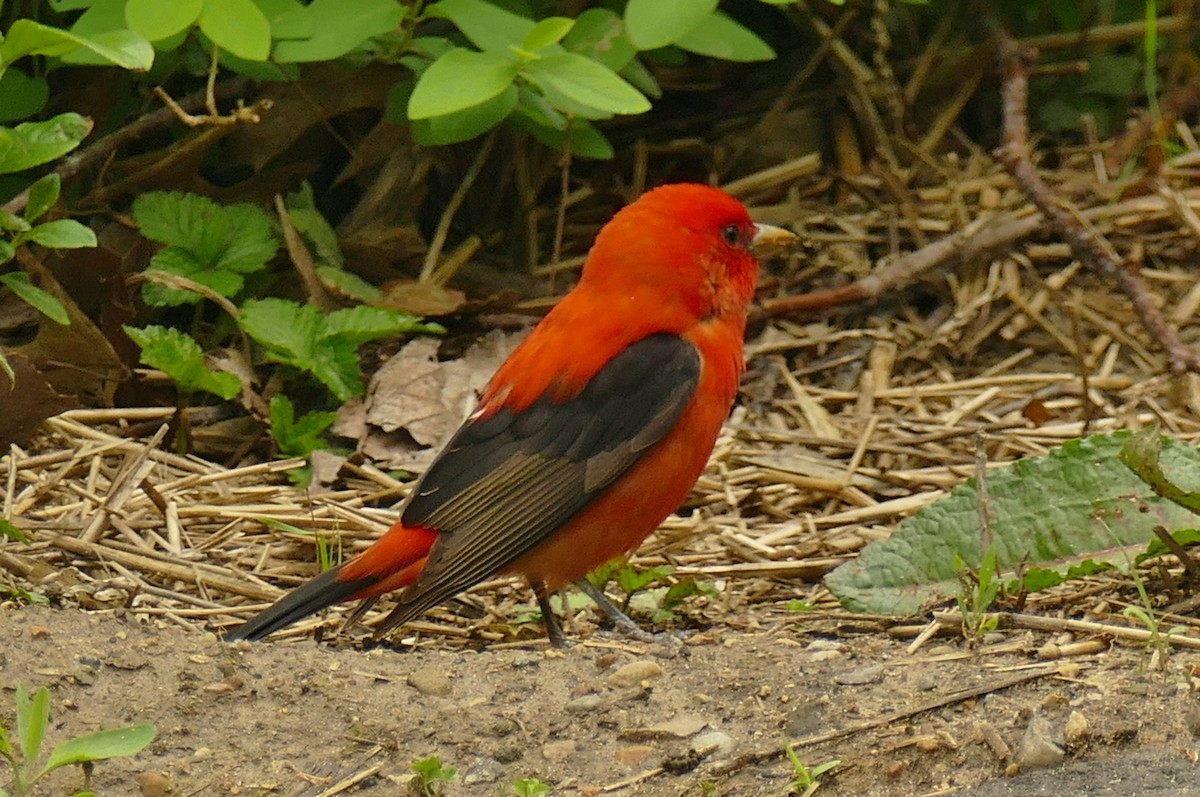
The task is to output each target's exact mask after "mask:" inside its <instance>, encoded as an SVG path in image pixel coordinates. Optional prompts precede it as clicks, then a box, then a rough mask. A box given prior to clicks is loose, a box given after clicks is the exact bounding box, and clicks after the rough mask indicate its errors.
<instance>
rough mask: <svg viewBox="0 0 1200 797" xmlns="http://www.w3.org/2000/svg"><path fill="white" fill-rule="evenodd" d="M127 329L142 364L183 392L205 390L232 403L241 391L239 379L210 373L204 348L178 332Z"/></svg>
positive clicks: (165, 328)
mask: <svg viewBox="0 0 1200 797" xmlns="http://www.w3.org/2000/svg"><path fill="white" fill-rule="evenodd" d="M124 329H125V334H127V335H129V337H130V339H131V340H133V342H134V343H136V344H137V345H138V347H139V348H140V349H141V350H142V351H141V355H140V360H141V361H142V362H143V363H145V364H146V365H148V366H150V367H151V368H157V369H158V370H160V371H162V372H163V373H165V374H166V375H167V376H169V377H171V380H172V381H173V382H174V383H175V384H176V385H177V386H178V387H179V390H180V392H182V393H194V392H196V391H197V390H203V391H205V392H208V393H215V394H216V395H218V396H220V397H221V398H223V399H231V398H233V397H234V396H236V395H237V394H238V393H239V392H240V391H241V387H242V386H241V382H239V381H238V378H237V377H236V376H235V375H233V374H227V373H220V372H217V371H212V370H210V369H209V368H208V366H207V365H206V364H205V362H204V352H203V350H201V348H200V344H198V343H196V341H194V340H192V338H190V337H189V336H188V335H187V334H185V333H183V332H180V331H179V330H178V329H171V328H168V327H161V326H153V325H152V326H147V327H141V328H138V327H131V326H126V327H125V328H124Z"/></svg>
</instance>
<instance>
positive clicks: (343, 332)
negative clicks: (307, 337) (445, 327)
mask: <svg viewBox="0 0 1200 797" xmlns="http://www.w3.org/2000/svg"><path fill="white" fill-rule="evenodd" d="M431 326H435V325H430V324H426V323H425V322H423V321H422V320H421V319H420V318H418V317H417V316H415V315H409V314H408V313H400V312H397V311H395V310H387V309H385V308H382V307H366V306H363V305H360V306H358V307H348V308H346V309H344V310H334V311H333V312H332V313H330V314H329V315H327V316H326V317H325V322H324V324H323V325H322V328H321V335H320V339H321V340H322V341H326V340H333V339H338V340H344V341H346V342H348V343H350V344H351V345H352V346H354V347H355V348H357V347H359V346H361V345H362V344H364V343H367V342H368V341H372V340H378V339H379V338H384V337H391V336H393V335H403V334H408V333H410V332H423V331H427V330H428V329H429V328H430V327H431Z"/></svg>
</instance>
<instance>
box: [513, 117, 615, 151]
mask: <svg viewBox="0 0 1200 797" xmlns="http://www.w3.org/2000/svg"><path fill="white" fill-rule="evenodd" d="M512 121H513V122H515V123H516V124H517V126H518V127H520V128H522V129H524V130H528V131H529V132H530V133H532V134H533V136H534V137H535V138H536V139H537V140H538V141H541V142H542V143H543V144H545V145H546V146H547V147H550V148H551V149H553V150H555V151H558V152H561V151H562V149H563V147H565V146H566V145H567V132H566V130H565V129H564V130H556V129H554V128H553V127H549V126H547V125H544V124H541V123H540V122H538V121H536V120H534V119H533V118H531V117H530V116H528V115H526V114H516V115H514V116H513V117H512ZM570 145H571V154H572V155H574V156H575V157H578V158H593V159H596V160H612V158H613V156H614V155H615V154H616V153H615V152H614V151H613V147H612V144H610V143H609V141H608V139H607V138H605V137H604V134H603V133H601V132H600V131H599V130H598V129H596V126H595V125H593V124H592V123H591V122H589V121H587V120H586V119H575V120H574V121H572V122H571V133H570Z"/></svg>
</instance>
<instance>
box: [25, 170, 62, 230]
mask: <svg viewBox="0 0 1200 797" xmlns="http://www.w3.org/2000/svg"><path fill="white" fill-rule="evenodd" d="M61 188H62V178H60V177H59V176H58V173H57V172H50V173H49V174H47V175H45V176H44V177H42V178H41V179H40V180H38V181H37V182H36V183H34V184H33V185H31V186H29V200H28V201H27V202H26V203H25V220H26V221H35V220H37V218H38V217H40V216H41V215H42V214H43V213H45V212H46V211H47V210H49V209H50V208H52V207H54V203H55V202H57V201H58V193H59V190H60V189H61Z"/></svg>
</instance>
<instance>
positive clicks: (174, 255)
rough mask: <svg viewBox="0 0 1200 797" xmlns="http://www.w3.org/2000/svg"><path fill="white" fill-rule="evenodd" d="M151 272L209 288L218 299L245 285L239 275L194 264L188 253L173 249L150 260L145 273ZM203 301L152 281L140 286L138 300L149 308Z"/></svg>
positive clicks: (170, 247)
mask: <svg viewBox="0 0 1200 797" xmlns="http://www.w3.org/2000/svg"><path fill="white" fill-rule="evenodd" d="M155 270H157V271H165V272H166V273H168V274H176V275H178V276H180V277H187V278H188V279H190V280H192V281H193V282H197V283H199V284H201V285H205V286H207V287H209V288H212V289H213V290H214V291H216V292H217V293H219V294H221V295H222V296H230V297H232V296H236V295H237V293H238V291H240V290H241V289H242V286H243V285H244V284H245V279H244V278H243V277H242V275H241V274H236V273H234V272H232V271H228V270H226V269H218V268H208V267H206V266H205V265H204V264H203V263H200V262H199V261H197V260H196V258H195V256H194V255H193V254H192V253H191V252H188V251H187V250H185V249H181V248H179V247H175V246H168V247H167V248H166V249H163V250H162V251H161V252H159V253H158V254H156V255H155V256H154V257H152V258H150V267H149V268H147V269H146V272H150V271H155ZM203 298H204V297H203V296H201V295H200V294H198V293H194V292H192V291H189V290H184V289H182V288H173V287H169V286H167V285H161V284H158V283H156V282H152V281H147V282H145V283H143V284H142V300H143V301H145V302H146V304H148V305H150V306H151V307H175V306H177V305H181V304H198V303H199V302H200V301H201V300H202V299H203Z"/></svg>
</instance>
